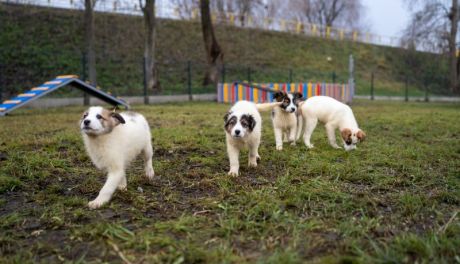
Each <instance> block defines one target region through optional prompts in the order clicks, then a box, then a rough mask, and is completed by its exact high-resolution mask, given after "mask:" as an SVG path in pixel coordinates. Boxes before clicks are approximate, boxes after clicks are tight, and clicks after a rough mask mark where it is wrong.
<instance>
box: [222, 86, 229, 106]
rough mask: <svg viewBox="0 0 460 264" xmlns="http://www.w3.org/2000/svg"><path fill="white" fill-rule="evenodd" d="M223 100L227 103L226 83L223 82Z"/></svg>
mask: <svg viewBox="0 0 460 264" xmlns="http://www.w3.org/2000/svg"><path fill="white" fill-rule="evenodd" d="M223 93H224V102H226V103H228V102H229V100H228V83H224V91H223Z"/></svg>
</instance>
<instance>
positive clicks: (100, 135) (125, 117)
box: [80, 106, 154, 209]
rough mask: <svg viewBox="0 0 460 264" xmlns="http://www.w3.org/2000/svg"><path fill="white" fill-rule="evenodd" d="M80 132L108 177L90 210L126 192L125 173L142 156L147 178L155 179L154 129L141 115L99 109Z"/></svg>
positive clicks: (88, 116) (84, 118) (87, 114)
mask: <svg viewBox="0 0 460 264" xmlns="http://www.w3.org/2000/svg"><path fill="white" fill-rule="evenodd" d="M80 129H81V132H82V136H83V141H84V143H85V148H86V151H87V152H88V155H89V156H90V158H91V160H92V161H93V163H94V165H96V167H97V168H98V169H101V170H104V171H106V172H107V173H108V175H107V180H106V182H105V184H104V187H102V189H101V190H100V192H99V195H98V196H97V197H96V199H94V200H93V201H91V202H89V203H88V206H89V207H90V208H92V209H95V208H99V207H101V206H102V205H103V204H105V203H107V202H108V201H109V200H110V198H111V197H112V194H113V193H114V192H115V189H116V188H118V189H120V190H125V189H126V186H127V183H126V176H125V169H126V167H127V166H128V165H129V163H130V162H131V161H132V160H133V159H134V158H135V157H136V156H137V155H139V154H140V153H141V152H142V153H143V158H144V164H145V165H144V166H145V175H146V176H147V178H149V179H150V180H152V179H153V176H154V171H153V166H152V155H153V150H152V143H151V135H150V127H149V124H148V123H147V120H145V118H144V117H143V116H142V115H141V114H138V113H134V112H124V113H120V114H118V113H115V112H111V111H109V110H107V109H104V108H102V107H99V106H98V107H90V108H89V109H88V110H87V111H86V112H85V113H84V114H83V116H82V118H81V121H80Z"/></svg>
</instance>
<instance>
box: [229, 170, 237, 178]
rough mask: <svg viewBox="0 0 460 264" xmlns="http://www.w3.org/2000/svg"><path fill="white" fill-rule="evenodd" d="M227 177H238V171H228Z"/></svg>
mask: <svg viewBox="0 0 460 264" xmlns="http://www.w3.org/2000/svg"><path fill="white" fill-rule="evenodd" d="M228 175H229V176H233V177H236V176H238V171H237V170H230V171H229V172H228Z"/></svg>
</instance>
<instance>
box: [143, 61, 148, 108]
mask: <svg viewBox="0 0 460 264" xmlns="http://www.w3.org/2000/svg"><path fill="white" fill-rule="evenodd" d="M142 74H143V75H144V104H149V95H148V93H147V90H148V89H147V59H146V58H145V57H142Z"/></svg>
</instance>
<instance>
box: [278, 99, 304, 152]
mask: <svg viewBox="0 0 460 264" xmlns="http://www.w3.org/2000/svg"><path fill="white" fill-rule="evenodd" d="M274 98H275V99H276V101H278V102H281V105H280V106H278V107H275V108H273V111H272V122H273V130H274V132H275V142H276V149H277V150H282V149H283V138H284V141H285V142H291V145H295V141H296V132H297V123H298V121H299V125H300V126H301V122H302V119H301V118H299V120H298V118H297V107H298V105H299V102H301V101H302V94H301V93H297V92H295V93H292V94H291V93H289V94H287V93H285V92H284V91H278V92H276V93H275V94H274Z"/></svg>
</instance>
